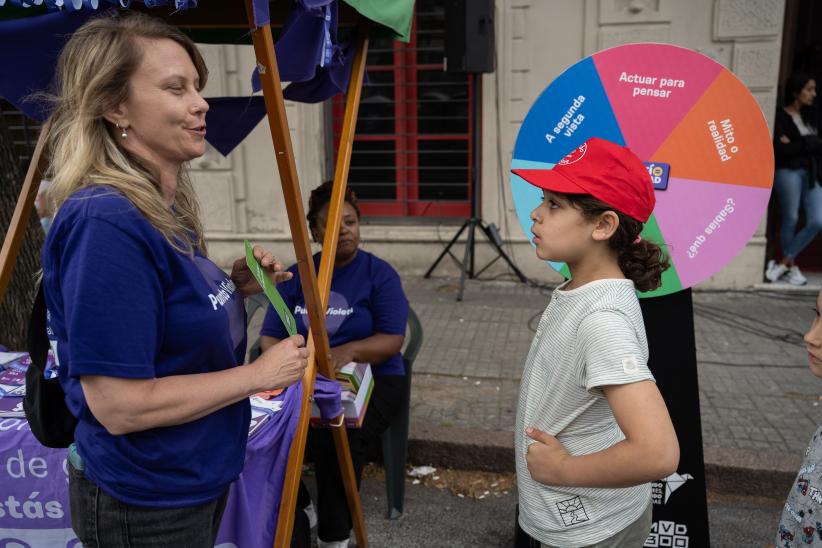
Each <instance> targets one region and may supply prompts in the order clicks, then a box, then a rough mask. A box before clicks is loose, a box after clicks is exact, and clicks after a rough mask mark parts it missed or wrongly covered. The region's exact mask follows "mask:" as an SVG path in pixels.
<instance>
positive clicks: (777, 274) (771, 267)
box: [765, 259, 807, 283]
mask: <svg viewBox="0 0 822 548" xmlns="http://www.w3.org/2000/svg"><path fill="white" fill-rule="evenodd" d="M786 272H788V267H787V266H785V265H784V264H781V263H777V262H776V261H774V260H773V259H771V260H770V261H768V268H766V269H765V277H766V278H767V279H768V281H770V282H771V283H773V282H776V281H777V280H779V278H781V277H782V276H784V275H785V273H786ZM800 276H801V274H800ZM806 281H807V280H806Z"/></svg>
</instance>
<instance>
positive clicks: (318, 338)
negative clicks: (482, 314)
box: [245, 0, 368, 548]
mask: <svg viewBox="0 0 822 548" xmlns="http://www.w3.org/2000/svg"><path fill="white" fill-rule="evenodd" d="M245 5H246V13H247V15H248V24H249V29H251V38H252V41H253V44H254V52H255V55H256V58H257V67H258V69H259V72H260V83H261V84H262V88H263V99H264V102H265V106H266V111H267V113H268V123H269V127H270V130H271V137H272V140H273V142H274V150H275V155H276V158H277V167H278V170H279V172H280V179H281V183H282V188H283V196H284V199H285V205H286V210H287V212H288V221H289V226H290V228H291V235H292V240H293V242H294V251H295V255H296V257H297V268H298V270H299V273H300V280H301V285H302V290H303V295H304V297H305V304H306V309H307V311H308V321H309V326H310V337H311V344H310V348H311V349H312V350H313V351H312V353H311V358H310V360H309V365H308V367H307V368H306V371H305V373H304V374H303V384H302V386H303V395H302V402H301V405H300V420H299V425H298V427H297V432H296V435H295V437H294V441H293V442H292V445H291V450H290V452H289V456H288V464H287V467H286V472H285V480H284V483H283V496H282V499H281V501H280V510H279V517H278V521H277V531H276V536H275V539H274V546H275V547H281V548H287V547H288V546H290V544H291V530H292V528H293V525H294V509H295V506H296V497H297V491H298V487H299V481H300V472H301V469H302V460H303V455H304V452H305V442H306V436H307V434H308V419H309V415H310V404H311V395H312V394H313V392H314V378H315V375H316V370H317V368H319V369H320V371H321V372H322V373H323V374H324V375H325V376H327V377H329V378H333V377H334V374H333V369H332V367H331V361H330V357H331V353H330V349H329V344H328V333H327V332H326V329H325V305H324V302H326V301H327V299H328V292H327V291H326V292H325V295H324V297H321V294H320V291H319V284H318V283H317V275H316V272H315V269H314V262H313V258H312V253H311V244H310V242H309V239H308V228H307V227H306V224H305V211H304V210H303V205H302V196H301V194H300V186H299V180H298V178H297V169H296V164H295V161H294V151H293V149H292V146H291V135H290V134H289V131H288V122H287V119H286V114H285V101H284V99H283V95H282V84H281V82H280V75H279V69H278V67H277V58H276V55H275V53H274V40H273V38H272V35H271V27H270V26H269V25H263V26H261V27H259V28H258V27H256V25H255V23H254V15H253V9H252V0H246V2H245ZM331 213H332V212H329V216H330V215H331ZM337 215H338V216H339V212H337ZM338 222H339V221H338ZM332 232H334V231H332ZM332 251H333V248H332ZM330 254H331V255H332V256H333V255H334V254H335V253H333V252H332V253H330ZM324 255H325V254H324ZM322 282H323V286H324V287H327V288H330V285H331V281H330V276H329V278H328V279H327V280H322ZM338 418H340V419H341V417H338ZM335 422H336V421H335ZM332 433H333V437H334V444H335V447H336V450H337V456H338V458H339V460H340V469H341V471H342V479H343V486H344V487H345V494H346V499H347V501H348V507H349V510H350V512H351V515H352V519H353V521H354V531H355V533H356V536H357V544H358V545H359V546H363V547H364V546H367V545H368V539H367V536H366V531H365V522H364V520H363V518H362V507H361V504H360V498H359V492H358V490H357V483H356V478H355V476H354V468H353V466H352V464H351V453H350V451H349V448H348V437H347V436H346V433H345V430H344V428H335V429H333V430H332Z"/></svg>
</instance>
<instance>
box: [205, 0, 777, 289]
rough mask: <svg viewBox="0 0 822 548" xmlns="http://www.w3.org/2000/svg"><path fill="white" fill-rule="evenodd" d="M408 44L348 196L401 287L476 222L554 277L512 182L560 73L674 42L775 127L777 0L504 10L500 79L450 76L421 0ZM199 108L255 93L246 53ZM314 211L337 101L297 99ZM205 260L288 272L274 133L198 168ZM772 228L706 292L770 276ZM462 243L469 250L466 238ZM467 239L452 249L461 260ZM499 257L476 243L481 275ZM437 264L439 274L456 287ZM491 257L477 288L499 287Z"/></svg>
mask: <svg viewBox="0 0 822 548" xmlns="http://www.w3.org/2000/svg"><path fill="white" fill-rule="evenodd" d="M416 10H417V17H416V20H415V28H414V36H413V38H412V41H411V43H409V44H407V45H406V44H392V43H391V42H389V41H381V40H377V41H375V42H374V43H373V44H372V46H371V50H370V53H369V59H368V72H369V83H368V85H367V86H366V87H365V88H364V91H363V101H362V106H361V109H360V122H359V124H358V132H357V135H358V137H357V141H356V144H355V151H354V156H353V158H352V170H351V176H350V181H351V183H350V184H351V186H352V188H354V190H355V191H356V192H357V194H358V196H359V197H360V200H361V204H362V210H363V223H364V225H363V227H362V240H363V247H364V248H365V249H367V250H369V251H372V252H374V253H376V254H378V255H379V256H381V257H383V258H385V259H386V260H388V261H389V262H391V263H392V264H393V265H394V266H395V267H396V268H397V269H398V270H399V271H400V272H401V273H402V274H403V275H407V276H410V275H420V274H422V273H424V272H425V271H426V270H427V269H428V267H429V266H431V264H432V263H433V261H434V260H435V259H436V257H437V256H438V255H439V254H440V253H441V251H442V250H443V246H444V245H445V244H446V243H447V242H448V241H449V240H450V239H451V238H452V237H453V236H454V234H456V232H457V230H458V229H459V227H460V225H461V223H462V222H463V221H464V219H465V218H467V217H469V216H471V215H472V213H473V211H472V204H476V207H478V211H476V212H475V213H476V215H478V216H479V217H481V218H482V219H483V220H484V221H485V222H487V223H493V224H494V225H495V226H496V227H497V228H498V230H499V233H500V235H501V237H502V240H503V244H504V245H503V247H504V249H505V250H506V252H507V253H508V254H509V255H510V256H511V258H512V259H513V260H514V262H515V263H516V265H517V266H518V267H519V268H520V269H521V270H522V271H523V272H524V273H525V274H526V275H527V276H528V277H530V278H532V279H535V280H537V281H541V282H556V281H559V280H560V279H561V278H560V277H559V276H558V275H557V274H555V273H554V272H553V271H552V270H551V269H550V268H549V267H547V266H546V265H545V264H544V263H542V261H540V260H539V259H537V258H536V257H535V255H534V253H533V250H532V246H531V244H530V242H529V240H528V238H527V237H526V235H525V234H524V233H523V231H522V229H521V228H520V226H519V223H518V221H517V217H516V213H515V211H514V204H513V200H512V196H511V193H510V188H509V182H508V173H509V169H510V163H511V155H512V150H513V147H514V141H515V139H516V136H517V132H518V130H519V127H520V125H521V123H522V121H523V119H524V117H525V115H526V113H527V112H528V110H529V108H530V106H531V105H532V104H533V102H534V100H535V99H536V98H537V96H538V95H539V94H540V93H541V92H542V91H543V89H545V87H546V86H547V85H548V84H549V83H550V82H551V81H552V80H554V79H555V78H556V77H557V76H558V75H559V74H560V73H562V71H563V70H565V69H566V68H567V67H569V66H570V65H572V64H574V63H576V62H577V61H579V60H580V59H582V58H584V57H586V56H588V55H591V54H592V53H594V52H596V51H598V50H601V49H605V48H608V47H613V46H617V45H621V44H626V43H630V42H667V43H672V44H677V45H681V46H684V47H688V48H691V49H694V50H696V51H699V52H701V53H703V54H705V55H708V56H709V57H711V58H713V59H715V60H716V61H718V62H719V63H721V64H722V65H724V66H725V67H727V68H729V69H730V70H731V71H733V72H734V73H735V74H736V75H737V76H738V77H739V78H740V79H741V80H742V81H743V82H744V83H745V84H746V85H747V86H748V88H749V89H750V90H751V92H752V93H753V95H754V97H755V98H756V100H757V101H758V103H759V105H760V107H761V108H762V110H763V112H764V114H765V118H766V119H767V120H768V122H769V123H771V121H772V120H773V117H774V112H775V108H776V105H777V88H778V82H779V76H780V74H779V70H780V59H781V54H782V51H783V36H782V34H783V28H784V21H785V2H784V0H689V1H684V2H683V1H679V2H676V1H674V0H584V1H582V0H581V1H567V0H497V2H496V8H495V32H496V52H495V55H496V70H495V72H493V73H488V74H482V75H476V76H473V75H466V74H459V73H449V72H445V71H444V70H443V69H444V62H443V56H444V45H443V44H444V36H445V33H446V32H447V22H446V21H445V16H444V10H443V8H442V6H441V2H436V1H433V0H418V2H417V7H416ZM203 50H204V53H205V55H206V61H207V62H208V65H209V68H210V74H211V77H210V78H209V84H208V88H207V89H206V90H205V94H206V96H209V95H210V96H220V95H242V94H248V93H250V91H251V90H250V78H249V74H248V70H247V69H248V67H250V66H253V62H254V61H253V53H252V51H251V49H250V47H235V46H203ZM286 111H287V115H288V121H289V126H290V128H291V135H292V140H293V143H294V151H295V155H296V161H297V170H298V174H299V178H300V184H301V187H302V190H303V196H304V198H305V200H307V198H308V193H309V191H310V189H311V188H313V187H314V186H316V185H318V184H319V183H321V182H322V181H324V180H327V179H330V178H331V176H332V175H333V165H334V157H335V154H336V152H335V145H336V134H337V132H338V131H339V127H338V126H339V120H340V118H341V116H342V112H341V103H340V100H339V99H336V100H335V101H330V102H327V103H325V104H318V105H307V104H297V103H288V104H287V108H286ZM191 167H192V174H193V178H194V181H195V185H196V187H197V191H198V194H199V196H200V199H201V205H202V208H203V218H204V220H205V227H206V233H207V238H208V241H209V246H210V249H209V251H210V254H211V255H212V256H213V257H214V258H215V260H217V262H218V263H220V264H222V265H224V266H228V265H230V263H231V261H232V260H233V259H234V258H236V257H238V256H240V255H241V254H242V249H243V248H242V240H243V239H244V238H248V239H250V240H252V241H253V242H255V243H260V244H263V245H265V246H267V247H268V248H270V249H272V250H273V251H274V252H275V253H276V254H277V255H278V256H279V257H281V258H282V259H283V261H285V262H287V263H288V262H290V261H291V260H293V257H294V253H293V248H292V245H291V240H290V232H289V228H288V220H287V218H286V213H285V207H284V204H283V201H282V191H281V189H280V182H279V176H278V174H277V169H276V164H275V161H274V154H273V149H272V145H271V139H270V135H269V129H268V125H267V124H265V123H261V124H260V125H259V126H258V127H257V128H256V129H255V130H254V131H253V133H252V134H251V135H250V136H249V138H247V139H246V141H245V142H244V143H243V144H242V145H240V146H239V147H238V148H237V149H236V150H235V151H234V152H233V153H232V154H231V155H230V156H229V157H226V158H224V157H222V156H220V155H219V154H218V153H217V152H216V151H214V150H211V149H210V150H209V152H208V153H207V154H206V155H205V156H204V157H203V158H201V159H198V160H197V161H196V162H194V163H193V164H192V166H191ZM765 229H766V225H765V220H764V219H763V221H762V223H761V226H760V228H759V229H758V230H757V232H756V234H755V235H754V237H753V238H752V239H751V241H750V242H749V243H748V245H747V246H746V247H745V248H744V249H743V250H742V251H741V252H740V253H739V255H738V256H737V257H736V258H735V259H734V260H733V261H732V262H731V263H730V264H729V265H728V266H727V267H726V268H724V269H723V270H722V271H721V272H720V273H718V274H716V275H715V276H713V277H712V278H711V279H709V280H707V281H705V282H703V284H702V285H701V287H711V288H745V287H750V286H752V285H753V284H755V283H758V282H760V281H761V280H762V271H763V267H764V263H765V250H766V237H765V234H766V232H765ZM463 240H464V238H463ZM464 249H465V247H464V245H463V242H462V241H459V242H457V244H456V245H455V246H453V247H452V252H453V253H454V254H455V255H456V256H458V257H459V258H460V259H462V256H463V253H464ZM494 257H496V252H495V251H494V250H493V248H492V247H491V246H490V245H489V244H488V242H487V241H486V240H485V237H484V236H482V235H480V234H479V233H478V234H477V246H476V263H477V265H478V266H479V267H481V266H482V265H484V264H485V263H486V262H487V261H489V260H491V259H493V258H494ZM458 272H459V270H458V268H457V267H456V266H455V264H454V262H453V261H450V260H447V259H446V260H444V261H442V263H441V264H440V266H438V267H437V269H436V271H435V275H437V276H441V275H442V276H444V275H455V274H458ZM508 273H509V270H508V268H507V267H506V266H505V263H504V262H503V261H497V262H496V263H494V265H492V267H491V268H490V269H489V270H488V271H487V272H486V273H484V274H483V276H484V277H499V278H501V279H505V278H506V277H507V276H508Z"/></svg>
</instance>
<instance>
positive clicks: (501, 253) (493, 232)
mask: <svg viewBox="0 0 822 548" xmlns="http://www.w3.org/2000/svg"><path fill="white" fill-rule="evenodd" d="M466 229H468V238H467V239H466V240H465V252H464V253H463V259H462V262H460V260H459V259H457V258H456V257H455V256H454V254H453V253H451V247H452V246H453V245H454V244H455V243H456V242H457V240H458V239H459V237H460V236H462V233H463V232H465V230H466ZM476 229H480V230H481V231H482V233H483V234H485V237H486V238H487V239H488V241H489V242H490V243H491V245H493V246H494V248H495V249H496V251H497V256H496V257H494V258H493V259H492V260H491V262H489V263H488V264H486V265H485V266H484V267H482V268H481V269H480V270H479V271H477V272H474V253H475V249H474V248H475V244H476V240H475V238H474V232H475V230H476ZM446 255H450V256H451V258H452V259H454V261H455V262H456V263H457V264H458V265H459V266H460V289H459V292H458V293H457V300H458V301H461V300H462V294H463V293H464V292H465V278H466V276H467V277H468V278H470V279H474V278H476V277H478V276H479V275H480V274H482V273H483V272H485V271H486V270H487V269H488V268H489V267H490V266H491V265H492V264H494V263H495V262H497V261H498V260H499V259H500V258H502V259H503V260H504V261H505V262H506V263H508V266H509V267H510V268H511V270H513V271H514V274H516V275H517V277H518V278H519V279H520V281H521V282H527V281H528V278H526V277H525V274H523V273H522V272H521V271H520V269H519V268H517V266H516V265H515V264H514V263H513V262H512V261H511V259H510V257H508V255H507V254H506V253H505V250H504V249H502V238H500V235H499V232H498V231H497V227H496V225H494V224H493V223H492V224H490V225H489V224H486V223H485V221H483V220H482V219H479V218H476V217H471V218H469V219H466V220H465V221H464V222H463V223H462V226H461V227H460V229H459V230H458V231H457V233H456V235H455V236H454V237H453V238H451V241H450V242H448V245H447V246H445V249H443V250H442V253H440V256H439V257H437V260H436V261H434V264H432V265H431V267H430V268H429V269H428V272H426V273H425V276H424V277H425V278H430V277H431V273H432V272H434V269H435V268H437V265H438V264H440V261H441V260H442V259H443V257H445V256H446Z"/></svg>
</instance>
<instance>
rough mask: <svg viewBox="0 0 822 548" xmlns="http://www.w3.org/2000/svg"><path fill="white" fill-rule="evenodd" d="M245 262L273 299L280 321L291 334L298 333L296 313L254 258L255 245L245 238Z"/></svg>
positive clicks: (270, 299)
mask: <svg viewBox="0 0 822 548" xmlns="http://www.w3.org/2000/svg"><path fill="white" fill-rule="evenodd" d="M245 262H246V263H247V264H248V268H249V270H251V273H252V274H253V275H254V277H255V278H256V279H257V282H259V284H260V287H262V288H263V293H265V296H266V297H268V300H269V301H271V304H272V305H273V306H274V310H276V311H277V315H278V316H279V317H280V321H282V322H283V325H284V326H285V330H286V331H288V334H289V335H296V334H297V321H296V320H295V319H294V315H293V314H292V313H291V310H289V309H288V306H287V305H286V304H285V301H284V300H283V298H282V296H281V295H280V292H279V291H277V287H276V286H275V285H274V283H273V282H272V281H271V280H270V279H269V278H268V276H266V274H265V272H264V271H263V267H261V266H260V263H258V262H257V259H255V258H254V247H253V246H252V245H251V242H249V241H248V240H245Z"/></svg>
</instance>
